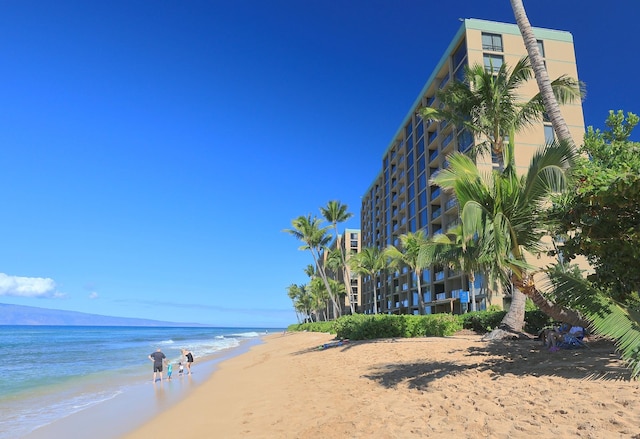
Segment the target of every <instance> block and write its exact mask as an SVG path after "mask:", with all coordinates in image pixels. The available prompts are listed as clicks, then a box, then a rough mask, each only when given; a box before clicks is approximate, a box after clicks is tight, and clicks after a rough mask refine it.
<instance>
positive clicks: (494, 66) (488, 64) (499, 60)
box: [482, 53, 504, 73]
mask: <svg viewBox="0 0 640 439" xmlns="http://www.w3.org/2000/svg"><path fill="white" fill-rule="evenodd" d="M482 59H483V61H484V69H485V70H486V71H487V72H491V73H497V72H498V70H500V67H502V64H503V63H504V57H503V56H502V55H491V54H488V53H485V54H484V55H482Z"/></svg>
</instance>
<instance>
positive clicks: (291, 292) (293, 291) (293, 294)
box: [287, 284, 301, 323]
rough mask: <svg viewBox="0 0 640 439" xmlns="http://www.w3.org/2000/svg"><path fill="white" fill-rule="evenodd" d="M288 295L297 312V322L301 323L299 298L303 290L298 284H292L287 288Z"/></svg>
mask: <svg viewBox="0 0 640 439" xmlns="http://www.w3.org/2000/svg"><path fill="white" fill-rule="evenodd" d="M287 295H288V296H289V299H291V303H292V304H293V309H294V310H295V311H296V320H298V323H300V310H299V309H298V298H299V297H300V295H301V288H300V287H299V286H298V285H296V284H291V285H289V286H288V287H287Z"/></svg>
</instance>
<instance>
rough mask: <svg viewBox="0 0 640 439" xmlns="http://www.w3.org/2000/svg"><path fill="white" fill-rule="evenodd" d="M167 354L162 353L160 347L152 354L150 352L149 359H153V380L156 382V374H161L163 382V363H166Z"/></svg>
mask: <svg viewBox="0 0 640 439" xmlns="http://www.w3.org/2000/svg"><path fill="white" fill-rule="evenodd" d="M165 358H167V357H166V355H165V354H163V353H162V351H161V350H160V348H158V349H157V350H156V351H155V352H153V353H152V354H149V360H151V361H153V382H154V383H155V382H156V374H160V382H162V364H163V363H164V360H165Z"/></svg>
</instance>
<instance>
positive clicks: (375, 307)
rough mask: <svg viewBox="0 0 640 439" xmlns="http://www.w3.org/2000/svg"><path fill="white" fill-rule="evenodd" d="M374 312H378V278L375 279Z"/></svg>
mask: <svg viewBox="0 0 640 439" xmlns="http://www.w3.org/2000/svg"><path fill="white" fill-rule="evenodd" d="M373 313H374V314H378V293H377V291H376V280H375V277H374V279H373Z"/></svg>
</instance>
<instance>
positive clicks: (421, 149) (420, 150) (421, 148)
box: [417, 137, 424, 156]
mask: <svg viewBox="0 0 640 439" xmlns="http://www.w3.org/2000/svg"><path fill="white" fill-rule="evenodd" d="M417 150H418V156H420V155H422V153H423V152H424V137H421V138H420V140H418V148H417Z"/></svg>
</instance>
